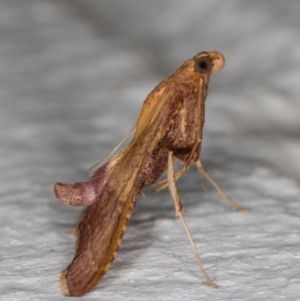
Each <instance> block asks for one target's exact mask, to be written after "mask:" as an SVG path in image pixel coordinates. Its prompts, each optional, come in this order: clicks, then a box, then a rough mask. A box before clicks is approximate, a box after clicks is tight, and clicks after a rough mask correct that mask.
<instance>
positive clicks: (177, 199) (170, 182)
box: [168, 152, 218, 288]
mask: <svg viewBox="0 0 300 301" xmlns="http://www.w3.org/2000/svg"><path fill="white" fill-rule="evenodd" d="M175 181H176V179H175V172H174V161H173V153H172V152H169V155H168V186H169V189H170V193H171V196H172V198H173V201H174V206H175V213H176V216H179V217H180V219H181V222H182V224H183V227H184V229H185V231H186V233H187V236H188V238H189V240H190V243H191V245H192V248H193V251H194V254H195V256H196V259H197V261H198V264H199V267H200V270H201V272H202V274H203V275H204V277H205V278H206V281H207V282H208V284H209V285H211V286H212V287H214V288H218V285H217V284H216V283H214V282H213V281H212V280H211V279H210V277H209V276H208V274H207V273H206V272H205V269H204V267H203V263H202V261H201V259H200V256H199V253H198V250H197V248H196V245H195V242H194V240H193V237H192V235H191V232H190V230H189V228H188V226H187V223H186V221H185V219H184V217H183V215H182V211H183V209H182V204H181V201H180V197H179V194H178V190H177V187H176V183H175Z"/></svg>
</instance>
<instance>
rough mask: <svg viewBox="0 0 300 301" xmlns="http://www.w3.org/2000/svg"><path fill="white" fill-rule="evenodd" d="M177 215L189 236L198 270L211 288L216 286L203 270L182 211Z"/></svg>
mask: <svg viewBox="0 0 300 301" xmlns="http://www.w3.org/2000/svg"><path fill="white" fill-rule="evenodd" d="M178 215H179V217H180V219H181V222H182V224H183V227H184V229H185V232H186V234H187V236H188V238H189V240H190V243H191V245H192V248H193V251H194V254H195V256H196V259H197V261H198V265H199V267H200V270H201V272H202V274H203V275H204V277H205V279H206V281H207V282H208V284H209V285H210V286H212V287H213V288H218V285H217V284H216V283H214V282H213V281H212V280H211V278H210V277H209V276H208V274H207V273H206V272H205V269H204V266H203V263H202V260H201V258H200V256H199V252H198V250H197V247H196V245H195V242H194V240H193V237H192V234H191V232H190V230H189V228H188V226H187V223H186V221H185V219H184V217H183V215H182V212H180V213H179V214H178Z"/></svg>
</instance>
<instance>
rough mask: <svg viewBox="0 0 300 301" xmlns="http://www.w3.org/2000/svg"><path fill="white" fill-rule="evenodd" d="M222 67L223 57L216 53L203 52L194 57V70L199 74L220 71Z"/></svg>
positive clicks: (223, 63)
mask: <svg viewBox="0 0 300 301" xmlns="http://www.w3.org/2000/svg"><path fill="white" fill-rule="evenodd" d="M224 65H225V59H224V56H223V54H221V53H219V52H217V51H203V52H200V53H199V54H197V55H196V56H195V57H194V70H195V71H196V72H199V73H201V74H210V73H214V72H217V71H220V70H222V69H223V68H224Z"/></svg>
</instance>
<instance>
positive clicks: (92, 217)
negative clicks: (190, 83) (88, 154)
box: [60, 91, 184, 296]
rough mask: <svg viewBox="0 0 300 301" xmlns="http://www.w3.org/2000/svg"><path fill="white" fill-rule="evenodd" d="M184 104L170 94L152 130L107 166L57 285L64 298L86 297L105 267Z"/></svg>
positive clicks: (175, 94)
mask: <svg viewBox="0 0 300 301" xmlns="http://www.w3.org/2000/svg"><path fill="white" fill-rule="evenodd" d="M183 100H184V95H183V94H182V92H181V91H174V92H173V94H172V95H171V97H168V98H167V101H165V102H164V103H163V105H162V107H161V110H160V111H159V112H158V113H157V114H156V115H155V120H153V119H152V123H151V126H150V124H147V125H145V126H144V127H143V131H140V132H139V135H136V136H135V137H134V139H133V141H132V142H131V143H130V144H129V145H128V147H127V148H126V149H125V150H124V151H123V152H121V153H120V154H119V155H117V156H116V157H115V158H113V159H112V160H111V161H110V162H109V163H108V167H107V168H108V169H110V165H111V166H112V167H111V170H109V179H108V180H107V182H106V184H105V185H104V187H103V190H102V191H101V192H99V196H98V197H97V198H96V200H95V202H94V203H93V204H92V205H91V206H89V207H88V209H87V211H86V213H85V215H84V216H83V218H82V221H81V222H80V224H79V226H78V229H77V234H78V238H77V249H76V254H75V256H74V259H73V261H72V263H71V264H70V265H69V267H68V268H67V269H66V270H64V271H63V272H62V275H61V280H60V285H61V290H62V293H63V294H64V295H66V296H82V295H84V294H85V293H87V292H89V291H90V290H91V289H92V288H94V287H95V286H96V285H97V283H98V282H99V281H100V279H101V278H102V277H103V275H104V274H105V272H106V271H107V270H108V268H109V267H110V265H111V262H112V261H113V259H114V257H115V255H116V253H117V251H118V248H119V245H120V243H121V240H122V237H123V234H124V231H125V228H126V224H127V221H128V219H129V217H130V215H131V213H132V210H133V207H134V205H135V202H136V200H137V198H138V195H139V194H140V192H141V189H142V188H143V181H144V179H143V177H146V176H147V175H146V174H143V169H144V165H145V162H146V160H147V159H148V158H149V156H150V155H151V154H152V153H153V152H154V151H155V149H157V148H159V143H160V141H162V140H163V139H164V137H166V135H167V134H168V132H169V131H170V128H171V126H172V124H173V122H174V119H175V118H176V116H177V114H178V112H179V110H180V107H181V105H182V103H183ZM150 119H151V118H150Z"/></svg>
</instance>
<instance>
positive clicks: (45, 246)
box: [0, 0, 300, 301]
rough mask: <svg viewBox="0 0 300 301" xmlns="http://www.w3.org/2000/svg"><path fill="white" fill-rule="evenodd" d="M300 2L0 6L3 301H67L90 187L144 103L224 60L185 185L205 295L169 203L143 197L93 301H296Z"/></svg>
mask: <svg viewBox="0 0 300 301" xmlns="http://www.w3.org/2000/svg"><path fill="white" fill-rule="evenodd" d="M299 16H300V4H299V1H297V0H294V1H279V0H277V1H257V0H256V1H253V0H244V1H242V0H236V1H233V0H231V1H222V0H211V1H199V0H195V1H178V0H177V1H166V0H164V1H161V0H160V1H158V0H155V1H134V0H131V1H130V0H123V1H116V0H110V1H97V0H94V1H93V0H84V1H83V0H82V1H80V0H53V1H50V0H49V1H42V0H3V1H1V2H0V104H1V108H0V154H1V160H0V170H1V173H0V174H1V175H0V177H1V178H0V195H1V210H0V223H1V228H0V229H1V230H0V245H1V247H0V300H5V301H6V300H22V301H26V300H51V301H52V300H65V298H64V297H62V296H61V295H60V291H59V288H58V283H57V280H58V275H59V272H60V270H61V269H63V268H64V267H66V266H67V265H68V263H69V262H70V261H71V259H72V256H73V249H74V239H73V238H72V237H70V236H67V235H66V234H65V232H66V231H67V230H69V229H71V228H72V224H73V223H74V222H75V220H76V219H77V216H78V213H79V211H78V210H75V209H73V208H71V207H67V206H63V205H61V204H60V203H59V202H58V201H57V200H56V199H55V198H54V196H53V193H52V185H53V183H54V182H56V181H65V182H73V181H81V180H84V179H86V178H87V176H88V173H89V171H88V168H89V167H90V166H91V165H93V164H94V163H95V162H97V161H98V160H99V159H101V158H103V157H104V156H105V155H106V154H107V153H109V151H110V150H111V149H112V148H113V147H114V146H115V145H116V144H117V143H118V142H119V140H120V139H121V138H122V137H123V136H124V135H125V134H126V133H127V131H128V130H129V129H130V128H131V127H132V126H133V124H134V123H135V121H136V118H137V115H138V112H139V109H140V107H141V105H142V102H143V100H144V98H145V96H146V95H147V94H148V92H149V91H150V90H151V89H152V88H153V87H154V86H155V85H156V84H157V83H158V82H159V81H160V80H162V79H163V78H164V77H165V76H167V75H169V74H170V73H171V72H172V71H173V70H175V69H176V68H177V67H178V66H180V65H181V63H182V62H183V61H184V60H186V59H187V58H189V57H191V56H192V55H194V54H195V53H197V52H199V51H202V50H207V49H214V50H218V51H220V52H223V53H224V55H225V57H226V63H227V65H226V68H225V69H224V70H223V71H222V72H221V73H218V74H216V75H214V76H213V77H212V79H211V86H210V88H211V89H210V93H209V96H208V99H207V105H206V124H205V136H204V144H203V151H202V154H201V156H202V160H203V162H204V163H205V165H206V167H207V168H208V169H209V171H210V172H211V174H212V175H213V176H214V177H215V178H216V180H217V181H218V182H219V183H220V184H221V186H223V187H224V188H225V190H226V191H227V192H228V194H230V195H231V196H232V197H233V198H234V199H235V200H238V201H239V202H241V203H243V204H245V205H246V206H249V207H250V208H251V212H249V213H243V212H237V211H235V210H234V209H233V208H230V207H229V206H228V205H227V204H226V202H224V201H223V200H221V198H220V197H219V196H218V194H217V193H216V192H215V191H214V189H213V188H211V186H210V185H209V184H208V183H206V187H207V189H206V190H203V184H202V183H201V179H200V177H199V176H198V174H197V172H196V171H195V169H191V170H190V171H189V172H188V173H186V174H185V176H184V177H183V178H182V179H181V180H180V181H179V184H178V185H179V189H180V194H181V197H182V201H183V204H184V206H185V208H186V210H187V214H186V219H187V222H188V224H189V226H190V228H191V231H192V233H193V235H194V239H195V241H196V244H197V246H198V248H199V251H200V254H201V256H202V259H203V261H204V264H205V267H206V270H207V272H208V273H209V275H210V276H211V277H212V279H213V280H215V281H216V282H217V283H218V284H219V286H220V287H219V289H218V290H214V289H212V288H211V287H209V286H208V285H207V284H206V283H205V281H204V279H203V276H202V274H201V273H200V271H199V269H198V267H197V265H196V260H195V258H194V255H193V253H192V251H191V247H190V245H189V242H188V240H187V237H186V235H185V233H184V230H183V228H182V226H181V224H180V220H178V219H176V218H175V217H174V209H173V203H172V200H171V197H170V195H169V194H168V191H163V192H161V193H159V194H158V195H154V196H153V195H150V193H149V191H147V197H146V198H140V200H139V202H138V204H137V206H136V208H135V211H134V213H133V216H132V219H131V220H130V223H129V226H128V229H127V232H126V235H125V237H124V241H123V244H122V246H121V248H120V251H119V253H118V256H117V258H116V260H115V261H114V263H113V265H112V268H111V269H110V270H109V272H108V273H107V274H106V276H105V277H104V279H103V281H102V282H101V283H100V284H99V285H98V287H97V288H96V290H95V291H93V292H92V293H90V294H89V295H87V296H85V297H83V298H82V299H83V300H300V272H299V271H300V238H299V236H300V227H299V226H300V219H299V217H300V200H299V199H300V188H299V183H300V164H299V162H300V140H299V138H300V130H299V129H300V117H299V116H300V99H299V94H300V93H299V92H300V39H299V36H300V17H299Z"/></svg>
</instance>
